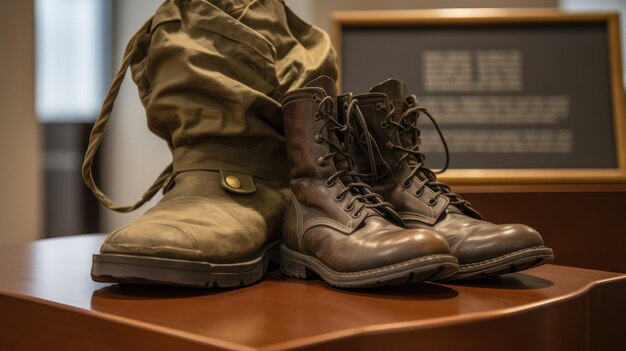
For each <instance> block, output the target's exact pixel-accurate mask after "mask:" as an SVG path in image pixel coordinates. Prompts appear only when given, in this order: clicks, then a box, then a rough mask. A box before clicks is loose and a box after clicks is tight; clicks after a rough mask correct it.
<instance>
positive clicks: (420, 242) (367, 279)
mask: <svg viewBox="0 0 626 351" xmlns="http://www.w3.org/2000/svg"><path fill="white" fill-rule="evenodd" d="M282 105H283V118H284V123H285V136H286V141H287V154H288V157H289V160H290V162H291V163H292V169H291V172H290V184H289V185H290V190H291V203H290V205H289V207H288V209H287V212H286V214H285V218H284V222H283V240H284V243H283V244H282V245H281V252H280V253H281V270H282V272H283V273H285V274H286V275H288V276H291V277H296V278H307V277H309V276H310V273H311V272H314V273H316V274H317V275H319V276H320V277H321V278H322V279H324V280H325V281H326V282H328V283H329V284H331V285H334V286H338V287H367V286H374V285H379V284H401V283H405V282H413V281H423V280H438V279H474V278H481V277H485V276H489V275H498V274H504V273H510V272H515V271H519V270H523V269H527V268H530V267H534V266H537V265H540V264H543V263H546V262H548V261H550V260H552V259H553V254H552V250H551V249H549V248H547V247H545V246H544V245H543V240H542V238H541V236H540V235H539V234H538V233H537V232H536V231H535V230H533V229H532V228H529V227H527V226H524V225H519V224H508V225H495V224H492V223H489V222H486V221H483V220H482V219H481V217H480V215H479V214H478V212H476V211H475V210H474V209H473V208H472V207H471V206H470V204H469V203H468V202H467V201H465V200H463V199H462V198H461V197H460V196H459V195H457V194H454V193H453V192H451V191H450V188H449V187H448V186H447V185H446V184H443V183H441V182H438V181H437V178H436V176H435V173H434V172H433V171H431V170H430V169H429V168H427V167H426V166H425V165H424V155H423V154H422V153H420V151H419V144H420V140H419V137H420V131H419V129H418V128H417V120H418V118H419V117H420V116H422V115H425V116H428V117H429V118H430V119H431V120H433V118H432V117H431V116H430V114H429V113H428V111H426V110H425V109H424V108H422V107H421V106H419V105H418V103H417V100H416V98H415V96H410V95H408V93H407V89H406V86H405V85H404V84H403V83H402V82H400V81H398V80H395V79H389V80H386V81H384V82H382V83H380V84H379V85H377V86H375V87H374V88H372V89H371V90H370V91H369V93H366V94H360V95H352V94H345V95H341V96H339V97H337V94H336V84H335V82H334V80H332V79H331V78H329V77H325V76H322V77H319V78H317V79H315V80H314V81H312V82H310V83H309V84H308V85H307V86H306V87H304V88H301V89H297V90H294V91H291V92H289V93H287V94H286V95H285V96H284V97H283V99H282ZM433 122H434V120H433ZM435 126H436V123H435ZM437 130H438V131H439V129H438V128H437ZM444 144H445V142H444Z"/></svg>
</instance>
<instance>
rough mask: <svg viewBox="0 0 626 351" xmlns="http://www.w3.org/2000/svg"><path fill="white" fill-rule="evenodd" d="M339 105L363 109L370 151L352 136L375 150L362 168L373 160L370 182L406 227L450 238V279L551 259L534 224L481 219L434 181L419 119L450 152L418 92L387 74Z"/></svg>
mask: <svg viewBox="0 0 626 351" xmlns="http://www.w3.org/2000/svg"><path fill="white" fill-rule="evenodd" d="M351 99H352V100H351ZM353 100H354V102H352V101H353ZM351 102H352V103H351ZM340 107H341V108H343V111H345V113H346V114H347V115H351V114H355V113H356V114H357V115H358V114H361V115H362V116H364V119H365V120H366V123H367V126H368V128H369V131H370V133H371V136H372V138H373V139H374V141H375V144H376V145H377V148H374V149H372V150H370V151H369V152H368V151H367V150H366V148H365V143H364V142H363V138H361V139H358V138H357V139H353V140H351V141H352V143H353V144H354V143H357V145H354V146H353V148H359V149H360V150H362V151H363V152H366V153H368V154H369V155H371V157H369V158H368V157H361V158H357V163H358V164H357V170H358V171H361V172H366V171H369V170H370V169H372V167H373V169H374V172H370V173H369V177H368V178H367V179H368V182H369V183H370V184H371V185H372V186H373V190H374V191H375V192H377V193H379V194H381V195H382V196H383V198H384V199H385V200H386V201H389V202H390V203H391V204H393V205H394V206H395V208H396V211H398V213H399V214H400V215H401V216H402V219H403V220H404V222H405V223H406V225H407V227H408V228H429V229H433V230H435V231H437V232H438V233H440V234H441V235H443V236H444V237H445V238H446V239H447V241H448V243H449V245H450V250H451V253H452V255H454V256H455V257H457V258H458V259H459V271H458V272H457V273H456V274H455V275H454V276H452V277H450V278H451V279H475V278H482V277H485V276H490V275H499V274H505V273H511V272H516V271H521V270H524V269H528V268H530V267H535V266H538V265H541V264H544V263H546V262H549V261H551V260H552V259H553V258H554V255H553V253H552V250H551V249H550V248H547V247H545V246H544V244H543V239H542V238H541V235H539V233H537V231H535V230H534V229H532V228H530V227H528V226H525V225H521V224H503V225H497V224H493V223H490V222H487V221H484V220H482V217H481V216H480V214H479V213H478V212H477V211H476V210H474V209H473V208H472V207H471V205H470V203H469V202H467V201H466V200H464V199H463V198H461V196H459V195H457V194H455V193H453V192H452V191H451V190H450V187H449V186H448V185H446V184H444V183H441V182H438V181H437V177H436V174H435V173H434V172H433V171H432V170H431V169H429V168H428V167H426V166H425V165H424V154H422V153H421V152H420V150H419V144H420V130H419V129H418V128H417V119H418V118H419V117H420V116H422V115H425V116H427V117H428V118H430V120H431V121H432V122H433V124H434V125H435V127H436V129H437V131H438V132H439V134H440V136H441V138H442V141H443V142H444V146H445V147H446V153H447V145H445V140H444V139H443V135H442V134H441V131H440V129H439V127H438V126H437V124H436V122H435V120H434V119H433V118H432V116H431V115H430V114H429V113H428V111H426V110H425V109H424V108H423V107H421V106H419V105H418V104H417V99H416V98H415V96H408V93H407V88H406V86H405V84H404V83H402V82H400V81H398V80H395V79H388V80H386V81H384V82H382V83H380V84H379V85H377V86H375V87H373V88H372V89H371V90H370V92H369V93H367V94H361V95H356V96H354V97H353V98H352V97H351V96H350V95H345V96H342V97H341V98H340ZM349 141H350V140H349ZM372 162H373V163H375V165H372V164H371V163H372ZM446 167H447V166H446Z"/></svg>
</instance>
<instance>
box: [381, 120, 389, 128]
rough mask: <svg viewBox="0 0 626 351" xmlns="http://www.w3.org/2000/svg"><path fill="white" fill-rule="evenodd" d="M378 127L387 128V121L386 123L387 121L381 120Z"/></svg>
mask: <svg viewBox="0 0 626 351" xmlns="http://www.w3.org/2000/svg"><path fill="white" fill-rule="evenodd" d="M380 127H381V128H382V129H387V127H389V123H387V121H382V122H380Z"/></svg>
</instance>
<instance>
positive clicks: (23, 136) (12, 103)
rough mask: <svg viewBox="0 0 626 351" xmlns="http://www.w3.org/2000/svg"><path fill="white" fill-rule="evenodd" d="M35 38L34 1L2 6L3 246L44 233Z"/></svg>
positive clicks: (2, 3)
mask: <svg viewBox="0 0 626 351" xmlns="http://www.w3.org/2000/svg"><path fill="white" fill-rule="evenodd" d="M34 38H35V28H34V2H33V0H20V1H0V190H1V191H0V244H3V243H16V242H23V241H28V240H33V239H36V238H39V237H40V236H41V234H42V231H43V226H42V218H41V212H42V207H43V206H42V202H41V200H42V196H41V189H42V186H41V181H42V177H41V175H40V167H39V160H40V141H39V135H40V133H39V130H40V126H39V123H38V122H37V119H36V118H35V72H34V69H33V68H34V64H35V42H34Z"/></svg>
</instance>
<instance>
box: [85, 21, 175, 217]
mask: <svg viewBox="0 0 626 351" xmlns="http://www.w3.org/2000/svg"><path fill="white" fill-rule="evenodd" d="M151 25H152V18H151V19H149V20H148V21H147V22H146V23H144V25H143V26H141V28H140V29H139V31H138V32H137V33H135V35H133V37H132V38H131V39H130V41H129V42H128V45H127V46H126V50H125V51H124V58H123V60H122V64H121V67H120V69H119V70H118V71H117V74H116V75H115V77H114V78H113V82H112V83H111V87H110V88H109V91H108V92H107V95H106V97H105V99H104V102H103V104H102V108H101V110H100V114H99V115H98V118H97V119H96V121H95V123H94V126H93V129H92V130H91V134H90V136H89V145H88V147H87V152H86V153H85V160H84V162H83V168H82V174H83V180H84V181H85V184H86V185H87V187H88V188H89V189H90V190H91V191H92V192H93V194H94V195H95V197H96V198H97V199H98V201H100V202H101V203H102V204H103V205H105V206H106V207H107V208H109V209H111V210H114V211H118V212H130V211H133V210H135V209H137V208H139V207H140V206H141V205H143V204H144V203H146V202H147V201H148V200H150V199H152V197H154V195H155V194H156V193H157V192H158V191H159V190H160V189H161V188H162V187H163V184H165V182H166V181H167V180H168V178H169V177H170V175H171V174H172V169H173V168H172V164H170V165H168V166H167V167H166V168H165V169H164V170H163V172H161V174H160V175H159V176H158V177H157V179H156V180H155V181H154V183H153V184H152V185H151V186H150V188H149V189H148V190H147V191H146V192H145V193H144V194H143V195H142V196H141V199H140V200H139V201H137V202H135V203H134V204H132V205H119V204H117V203H115V202H114V201H113V200H111V199H110V198H109V197H108V196H107V195H105V194H104V193H103V192H102V190H100V188H99V187H98V186H97V185H96V182H95V180H94V178H93V171H92V166H93V159H94V157H95V155H96V152H97V151H98V148H99V147H100V143H101V142H102V138H103V136H104V131H105V129H106V124H107V122H108V121H109V119H110V118H111V112H112V111H113V104H114V103H115V99H116V98H117V95H118V93H119V91H120V87H121V86H122V82H123V81H124V77H125V76H126V71H127V70H128V67H129V66H130V64H131V62H132V60H133V58H134V56H135V53H136V52H137V48H138V47H139V43H140V42H141V39H142V38H143V36H144V35H145V34H146V33H148V32H149V30H150V26H151Z"/></svg>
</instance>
